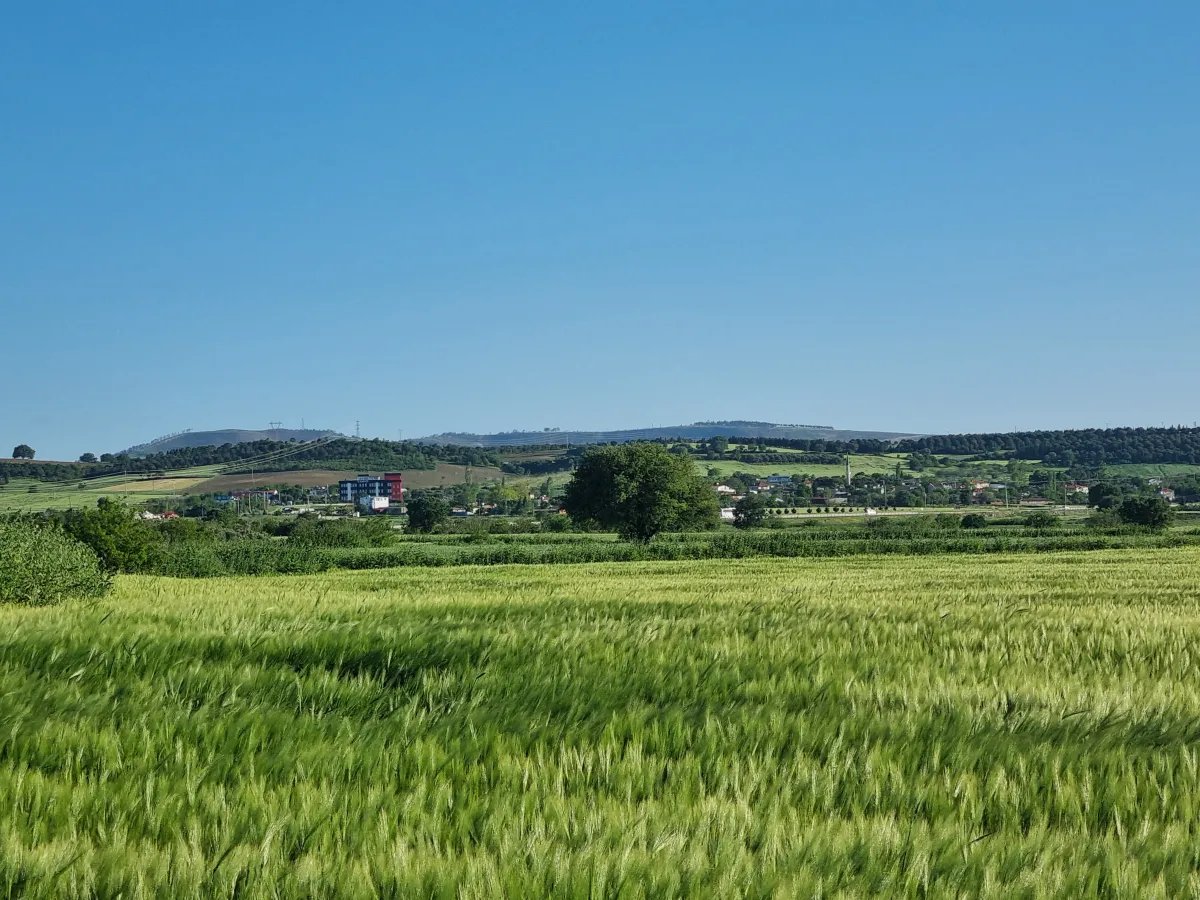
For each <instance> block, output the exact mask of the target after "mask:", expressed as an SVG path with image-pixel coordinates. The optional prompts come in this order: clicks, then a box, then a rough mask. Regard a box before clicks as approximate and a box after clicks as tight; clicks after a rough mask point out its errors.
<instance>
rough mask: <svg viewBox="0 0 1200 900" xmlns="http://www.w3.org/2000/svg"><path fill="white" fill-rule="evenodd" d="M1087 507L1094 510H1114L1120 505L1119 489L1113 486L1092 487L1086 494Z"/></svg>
mask: <svg viewBox="0 0 1200 900" xmlns="http://www.w3.org/2000/svg"><path fill="white" fill-rule="evenodd" d="M1088 505H1089V506H1094V507H1096V509H1115V508H1116V507H1118V506H1120V505H1121V489H1120V488H1119V487H1117V486H1116V485H1114V484H1107V483H1101V484H1096V485H1093V486H1092V489H1091V490H1090V491H1089V492H1088Z"/></svg>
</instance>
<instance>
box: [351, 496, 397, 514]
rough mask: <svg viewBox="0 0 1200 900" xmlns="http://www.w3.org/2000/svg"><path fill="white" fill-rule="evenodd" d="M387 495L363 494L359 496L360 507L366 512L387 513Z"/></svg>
mask: <svg viewBox="0 0 1200 900" xmlns="http://www.w3.org/2000/svg"><path fill="white" fill-rule="evenodd" d="M389 505H390V504H389V503H388V498H387V497H372V496H370V495H368V494H363V495H362V496H361V497H359V498H358V508H359V509H360V510H362V511H363V512H365V513H385V512H387V511H388V506H389Z"/></svg>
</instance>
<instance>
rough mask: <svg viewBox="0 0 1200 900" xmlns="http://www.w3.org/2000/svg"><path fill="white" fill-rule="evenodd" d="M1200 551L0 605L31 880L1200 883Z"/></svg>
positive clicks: (701, 890)
mask: <svg viewBox="0 0 1200 900" xmlns="http://www.w3.org/2000/svg"><path fill="white" fill-rule="evenodd" d="M1198 663H1200V550H1195V549H1175V550H1115V551H1099V552H1093V553H1079V554H1045V555H1020V556H1015V555H1012V556H1009V555H997V556H989V557H944V556H943V557H888V558H880V557H858V558H853V559H814V560H781V559H769V560H768V559H754V560H742V561H728V560H714V561H703V562H668V563H628V564H624V563H614V564H602V565H586V566H575V565H561V566H543V567H539V566H497V567H490V568H475V567H462V568H456V569H448V570H445V569H442V570H431V569H415V570H414V569H410V570H403V569H401V570H375V571H366V572H351V573H338V574H333V575H320V576H304V577H272V578H225V579H209V580H175V579H166V578H149V577H122V578H120V579H119V580H118V583H117V587H116V590H115V591H114V592H113V593H112V594H111V595H109V596H108V597H107V598H105V599H104V600H103V601H100V602H98V603H95V604H80V603H75V604H67V605H63V606H59V607H49V608H38V609H30V608H7V609H3V610H0V795H2V796H3V798H4V803H3V805H2V807H0V891H2V892H3V894H4V896H8V897H31V898H41V897H45V898H50V897H53V898H60V897H67V898H70V897H124V898H144V897H147V898H148V897H161V898H199V897H205V898H208V897H227V898H233V897H240V898H292V897H353V898H409V897H445V898H458V897H469V898H476V897H478V898H483V897H511V898H518V897H520V898H524V897H578V898H588V897H592V898H597V897H695V896H713V897H804V898H807V897H845V898H850V897H870V896H891V897H1005V898H1010V897H1093V896H1095V897H1139V898H1140V897H1163V898H1166V897H1186V896H1198V895H1200V833H1198V832H1200V768H1198V766H1200V666H1198Z"/></svg>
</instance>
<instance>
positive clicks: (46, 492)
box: [0, 466, 217, 511]
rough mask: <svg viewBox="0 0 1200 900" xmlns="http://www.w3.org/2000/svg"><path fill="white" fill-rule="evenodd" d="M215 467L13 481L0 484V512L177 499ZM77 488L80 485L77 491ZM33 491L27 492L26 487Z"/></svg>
mask: <svg viewBox="0 0 1200 900" xmlns="http://www.w3.org/2000/svg"><path fill="white" fill-rule="evenodd" d="M216 468H217V467H215V466H197V467H195V468H192V469H180V470H178V471H175V472H172V473H171V474H170V476H169V477H166V478H150V477H147V476H145V475H128V476H125V475H107V476H105V477H103V478H92V479H88V480H86V481H62V482H45V481H34V480H32V479H13V480H12V481H10V482H9V483H8V484H5V485H0V511H14V510H15V511H38V510H43V509H71V508H76V509H78V508H82V507H85V506H87V507H91V506H95V505H96V501H97V500H99V499H100V498H101V497H107V498H108V499H110V500H111V499H114V498H116V499H121V498H123V497H124V498H127V499H129V500H130V502H142V501H144V500H153V499H156V498H162V497H176V496H179V495H180V494H181V493H183V491H184V490H185V489H186V488H187V486H188V485H196V484H200V483H202V482H203V481H204V480H205V479H206V478H208V477H209V476H210V475H211V474H212V472H213V471H215V469H216ZM80 485H83V487H82V488H80ZM31 487H34V488H36V490H35V491H33V492H31V491H30V488H31Z"/></svg>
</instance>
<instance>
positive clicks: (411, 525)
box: [408, 491, 450, 534]
mask: <svg viewBox="0 0 1200 900" xmlns="http://www.w3.org/2000/svg"><path fill="white" fill-rule="evenodd" d="M449 516H450V504H449V503H447V502H446V501H445V500H444V499H442V496H441V495H440V494H436V493H433V492H431V491H421V492H419V493H414V494H413V495H412V496H411V497H410V498H409V501H408V530H409V531H416V532H423V533H425V534H428V533H429V532H431V531H433V529H435V528H437V526H439V525H441V524H442V523H443V522H445V521H446V519H447V518H448V517H449Z"/></svg>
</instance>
